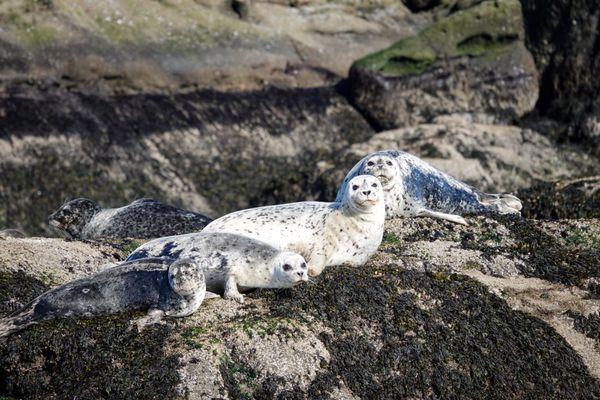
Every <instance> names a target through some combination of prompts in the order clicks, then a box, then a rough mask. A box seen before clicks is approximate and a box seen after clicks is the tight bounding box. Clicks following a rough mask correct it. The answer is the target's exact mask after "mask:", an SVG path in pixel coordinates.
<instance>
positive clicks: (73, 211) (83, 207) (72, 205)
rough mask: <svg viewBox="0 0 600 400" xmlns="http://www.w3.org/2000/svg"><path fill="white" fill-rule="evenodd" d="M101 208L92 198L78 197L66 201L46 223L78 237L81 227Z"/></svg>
mask: <svg viewBox="0 0 600 400" xmlns="http://www.w3.org/2000/svg"><path fill="white" fill-rule="evenodd" d="M101 210H102V208H101V207H100V206H99V205H98V203H96V202H95V201H93V200H90V199H85V198H80V199H75V200H71V201H68V202H66V203H65V204H63V205H62V206H61V207H60V208H59V209H58V210H56V211H55V212H54V213H52V214H51V215H50V217H48V223H49V224H50V225H51V226H53V227H55V228H58V229H60V230H61V231H64V232H66V233H67V234H69V235H70V236H71V237H79V236H81V233H82V231H83V228H84V227H85V226H86V225H87V224H88V223H89V222H90V221H91V220H92V218H93V217H94V215H95V214H97V213H98V212H100V211H101Z"/></svg>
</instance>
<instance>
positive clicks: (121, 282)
mask: <svg viewBox="0 0 600 400" xmlns="http://www.w3.org/2000/svg"><path fill="white" fill-rule="evenodd" d="M205 293H206V282H205V279H204V273H203V269H202V267H201V264H200V262H199V261H195V260H191V259H186V260H177V261H173V260H170V259H145V260H138V261H133V262H126V263H124V264H122V265H119V266H117V267H113V268H109V269H107V270H105V271H102V272H99V273H97V274H95V275H93V276H91V277H86V278H82V279H78V280H75V281H73V282H69V283H66V284H64V285H61V286H59V287H57V288H55V289H52V290H50V291H48V292H46V293H44V294H42V295H41V296H39V297H38V298H36V299H35V300H33V301H32V302H31V303H29V304H28V305H26V306H25V307H24V308H23V310H21V311H19V312H17V313H15V314H13V315H11V316H9V317H8V318H5V319H3V320H1V321H0V337H2V336H7V335H9V334H11V333H13V332H16V331H19V330H21V329H24V328H25V327H27V326H29V325H32V324H36V323H38V322H41V321H46V320H50V319H55V318H65V317H70V316H98V315H107V314H115V313H119V312H123V311H148V316H147V317H146V318H143V319H142V320H140V321H139V322H140V323H141V325H142V326H143V325H144V324H147V323H154V322H158V321H159V320H160V319H161V318H162V317H163V316H165V315H166V316H171V317H185V316H188V315H190V314H192V313H193V312H194V311H196V310H197V309H198V307H199V306H200V304H202V301H203V300H204V296H205Z"/></svg>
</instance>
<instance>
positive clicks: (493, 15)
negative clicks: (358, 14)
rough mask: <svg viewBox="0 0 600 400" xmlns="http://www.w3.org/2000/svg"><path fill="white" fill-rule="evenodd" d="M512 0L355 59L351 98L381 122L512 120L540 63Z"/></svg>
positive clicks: (527, 99)
mask: <svg viewBox="0 0 600 400" xmlns="http://www.w3.org/2000/svg"><path fill="white" fill-rule="evenodd" d="M523 37H524V32H523V22H522V17H521V7H520V4H519V2H518V1H517V0H489V1H485V2H482V3H481V4H478V5H476V6H474V7H471V8H469V9H467V10H463V11H459V12H456V13H453V14H451V15H449V16H448V17H446V18H443V19H441V20H439V21H437V22H435V23H433V24H431V25H429V26H428V27H427V28H425V29H424V30H422V31H421V32H420V33H419V34H418V35H416V36H413V37H409V38H406V39H402V40H400V41H399V42H397V43H396V44H394V45H392V46H391V47H389V48H387V49H384V50H381V51H379V52H377V53H374V54H370V55H368V56H366V57H364V58H362V59H360V60H358V61H356V62H355V63H354V64H353V65H352V68H351V69H350V74H349V81H350V92H351V98H352V100H353V102H354V103H355V105H356V106H357V107H358V108H359V109H360V110H361V111H362V112H363V113H364V114H365V115H366V116H367V117H368V118H369V119H370V120H371V121H372V123H373V124H374V125H376V126H377V127H380V128H382V129H391V128H397V127H403V126H409V125H415V124H418V123H427V122H431V121H432V120H433V119H434V118H435V117H437V116H440V115H447V114H456V113H468V114H469V115H470V116H471V118H472V119H473V121H475V122H484V123H493V122H497V123H510V122H513V121H515V120H517V119H518V118H520V117H522V116H523V115H525V114H526V113H528V112H529V111H531V110H532V109H533V108H534V106H535V103H536V101H537V97H538V83H537V71H536V68H535V64H534V62H533V58H532V56H531V54H530V53H529V52H528V51H527V49H526V48H525V46H524V43H523Z"/></svg>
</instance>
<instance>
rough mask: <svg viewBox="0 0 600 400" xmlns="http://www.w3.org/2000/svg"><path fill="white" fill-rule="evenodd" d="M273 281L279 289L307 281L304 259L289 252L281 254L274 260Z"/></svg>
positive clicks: (306, 268)
mask: <svg viewBox="0 0 600 400" xmlns="http://www.w3.org/2000/svg"><path fill="white" fill-rule="evenodd" d="M273 281H274V283H276V284H278V285H280V286H281V287H290V286H296V285H298V284H300V283H302V282H306V281H308V266H307V265H306V260H305V259H304V257H302V256H301V255H300V254H298V253H293V252H291V251H284V252H282V253H281V254H280V255H279V256H278V257H277V259H276V260H275V269H274V271H273Z"/></svg>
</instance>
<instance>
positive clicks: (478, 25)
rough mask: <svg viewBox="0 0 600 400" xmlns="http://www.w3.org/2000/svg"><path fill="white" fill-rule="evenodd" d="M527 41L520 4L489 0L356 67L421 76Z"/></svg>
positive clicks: (359, 62)
mask: <svg viewBox="0 0 600 400" xmlns="http://www.w3.org/2000/svg"><path fill="white" fill-rule="evenodd" d="M522 37H523V22H522V17H521V6H520V3H519V2H518V1H517V0H489V1H485V2H483V3H481V4H479V5H477V6H474V7H471V8H468V9H466V10H462V11H458V12H456V13H454V14H451V15H449V16H448V17H446V18H443V19H441V20H440V21H438V22H436V23H433V24H432V25H430V26H428V27H427V28H425V29H424V30H423V31H421V32H420V33H419V34H417V35H416V36H413V37H409V38H406V39H403V40H401V41H399V42H397V43H395V44H394V45H392V46H391V47H389V48H387V49H384V50H381V51H379V52H376V53H374V54H370V55H368V56H366V57H364V58H362V59H360V60H358V61H356V62H355V63H354V65H353V67H357V68H364V69H368V70H373V71H377V72H380V73H382V74H384V75H386V76H402V75H408V74H418V73H421V72H423V71H425V70H426V69H427V68H428V67H429V66H431V65H432V64H433V63H434V62H436V61H443V60H444V59H447V58H454V57H461V56H468V57H495V56H497V55H498V54H501V53H503V52H505V51H508V50H510V49H512V48H513V46H514V44H515V43H517V42H518V41H519V40H520V39H522Z"/></svg>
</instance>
